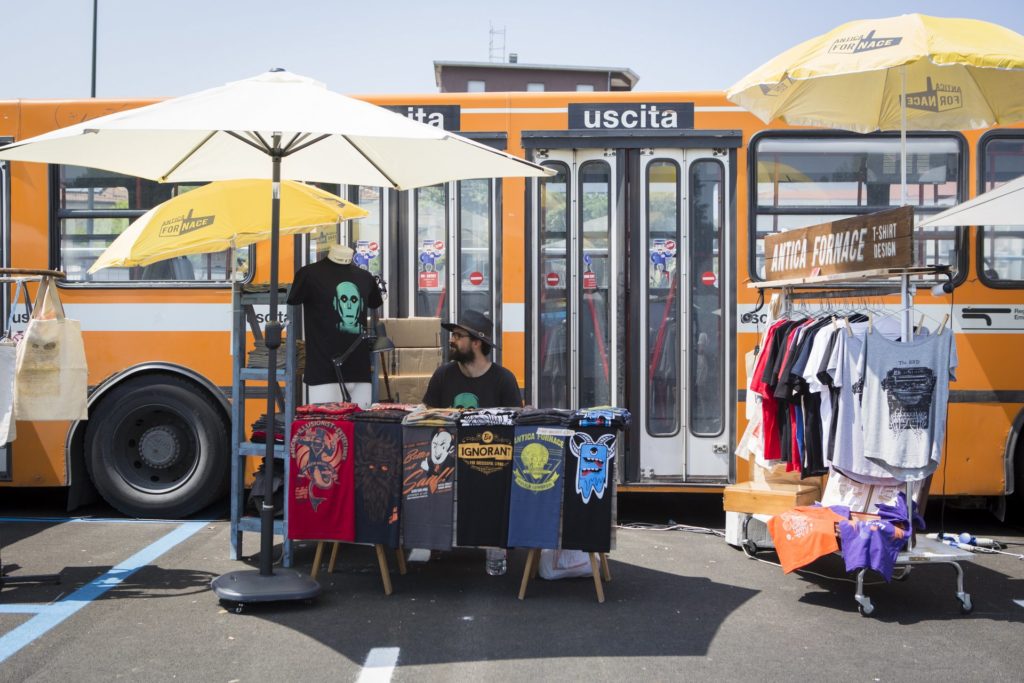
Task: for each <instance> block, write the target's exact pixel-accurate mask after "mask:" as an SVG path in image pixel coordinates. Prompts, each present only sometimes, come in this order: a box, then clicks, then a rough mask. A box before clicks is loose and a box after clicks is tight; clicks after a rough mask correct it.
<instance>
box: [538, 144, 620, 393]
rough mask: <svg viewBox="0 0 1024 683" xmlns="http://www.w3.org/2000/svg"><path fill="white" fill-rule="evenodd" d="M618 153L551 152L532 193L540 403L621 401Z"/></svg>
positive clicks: (543, 161)
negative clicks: (546, 173)
mask: <svg viewBox="0 0 1024 683" xmlns="http://www.w3.org/2000/svg"><path fill="white" fill-rule="evenodd" d="M620 156H621V155H620V154H619V153H617V152H616V151H614V150H604V149H576V150H573V149H557V150H550V151H548V152H547V153H546V155H545V157H546V158H543V159H538V161H541V162H542V163H543V165H545V166H547V167H549V168H552V169H554V170H555V171H556V172H557V173H556V175H554V176H549V177H547V178H542V179H539V180H538V181H537V182H536V184H535V185H534V187H536V188H537V191H536V193H535V198H534V209H533V211H534V215H535V216H536V217H537V220H536V231H535V237H534V241H533V245H532V248H531V259H532V261H533V263H532V264H531V268H530V272H531V273H532V277H531V279H532V280H533V282H532V286H531V287H530V290H531V291H532V302H531V303H532V305H531V317H532V320H531V323H532V324H531V325H530V326H529V328H528V329H530V330H531V331H532V333H531V339H530V344H531V363H530V367H531V373H530V375H531V376H530V381H529V385H530V386H529V388H530V396H531V397H532V401H533V402H534V403H535V404H536V405H537V406H538V407H552V408H579V407H587V406H597V405H608V404H617V405H623V395H622V378H621V376H620V375H621V372H622V370H623V368H622V354H621V348H622V333H623V329H622V327H621V321H620V316H619V314H620V313H621V312H622V311H621V309H620V306H621V294H622V292H623V291H624V287H623V278H622V272H621V263H622V253H621V235H622V231H621V228H620V227H619V226H620V222H621V218H622V216H621V211H620V209H621V208H622V205H621V204H620V195H621V187H622V176H621V168H622V165H621V159H620Z"/></svg>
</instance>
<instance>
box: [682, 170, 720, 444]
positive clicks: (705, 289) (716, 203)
mask: <svg viewBox="0 0 1024 683" xmlns="http://www.w3.org/2000/svg"><path fill="white" fill-rule="evenodd" d="M724 216H725V170H724V168H723V166H722V164H721V163H720V162H718V161H713V160H703V161H696V162H694V163H693V165H691V166H690V229H689V235H690V245H689V249H688V251H689V254H688V257H689V259H690V268H689V274H690V286H689V290H690V315H689V319H688V321H687V322H688V327H689V347H690V352H689V356H690V362H689V366H690V368H689V369H690V373H689V377H690V382H689V384H690V391H689V395H690V433H692V434H693V435H694V436H718V435H719V434H721V433H722V431H723V430H724V429H725V415H724V413H723V408H724V406H725V400H724V391H725V384H724V381H723V377H724V373H725V353H724V351H725V338H724V335H725V329H724V326H723V320H724V315H723V303H722V287H721V278H722V271H721V269H720V268H719V254H720V249H721V244H722V225H723V221H724ZM707 274H712V275H713V276H714V277H713V278H711V277H708V278H705V275H707Z"/></svg>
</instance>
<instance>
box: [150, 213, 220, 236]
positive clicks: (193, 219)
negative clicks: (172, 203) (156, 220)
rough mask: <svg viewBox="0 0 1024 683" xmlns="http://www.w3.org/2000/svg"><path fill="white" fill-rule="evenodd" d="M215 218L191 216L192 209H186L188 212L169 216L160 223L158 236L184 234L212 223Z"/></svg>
mask: <svg viewBox="0 0 1024 683" xmlns="http://www.w3.org/2000/svg"><path fill="white" fill-rule="evenodd" d="M215 220H217V216H215V215H214V216H193V215H192V209H189V210H188V213H187V214H185V215H184V216H175V217H174V218H169V219H168V220H166V221H164V222H163V223H161V225H160V236H161V237H176V236H178V235H184V234H185V233H187V232H192V231H193V230H198V229H199V228H205V227H207V226H210V225H213V222H214V221H215Z"/></svg>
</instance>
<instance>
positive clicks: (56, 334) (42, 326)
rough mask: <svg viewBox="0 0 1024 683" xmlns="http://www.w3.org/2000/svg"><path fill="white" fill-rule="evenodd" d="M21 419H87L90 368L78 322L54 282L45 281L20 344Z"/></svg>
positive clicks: (17, 403)
mask: <svg viewBox="0 0 1024 683" xmlns="http://www.w3.org/2000/svg"><path fill="white" fill-rule="evenodd" d="M14 389H15V390H14V417H15V419H18V420H84V419H86V418H87V417H88V416H89V415H88V411H87V409H86V402H87V399H88V393H89V378H88V368H87V367H86V364H85V345H84V344H83V343H82V329H81V326H80V325H79V323H78V321H77V320H68V319H67V318H65V317H64V306H63V305H61V302H60V297H59V296H58V295H57V284H56V283H55V282H54V280H53V278H50V277H44V278H43V281H42V282H41V283H39V292H38V293H37V294H36V302H35V305H34V306H33V308H32V317H31V318H30V319H29V322H28V329H26V330H25V337H24V339H22V340H21V342H20V343H19V344H18V355H17V365H16V379H15V385H14Z"/></svg>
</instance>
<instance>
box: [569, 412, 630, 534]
mask: <svg viewBox="0 0 1024 683" xmlns="http://www.w3.org/2000/svg"><path fill="white" fill-rule="evenodd" d="M617 441H618V434H617V433H616V431H614V430H609V429H605V428H601V427H579V428H577V429H576V430H575V431H574V433H573V435H572V436H571V437H569V439H568V444H567V452H566V455H565V461H566V464H565V471H566V476H565V486H564V490H563V500H562V548H565V549H569V550H584V551H586V552H592V553H606V552H608V551H609V550H610V549H611V525H612V499H613V498H614V492H613V491H611V488H612V483H613V482H614V481H615V452H616V442H617Z"/></svg>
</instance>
